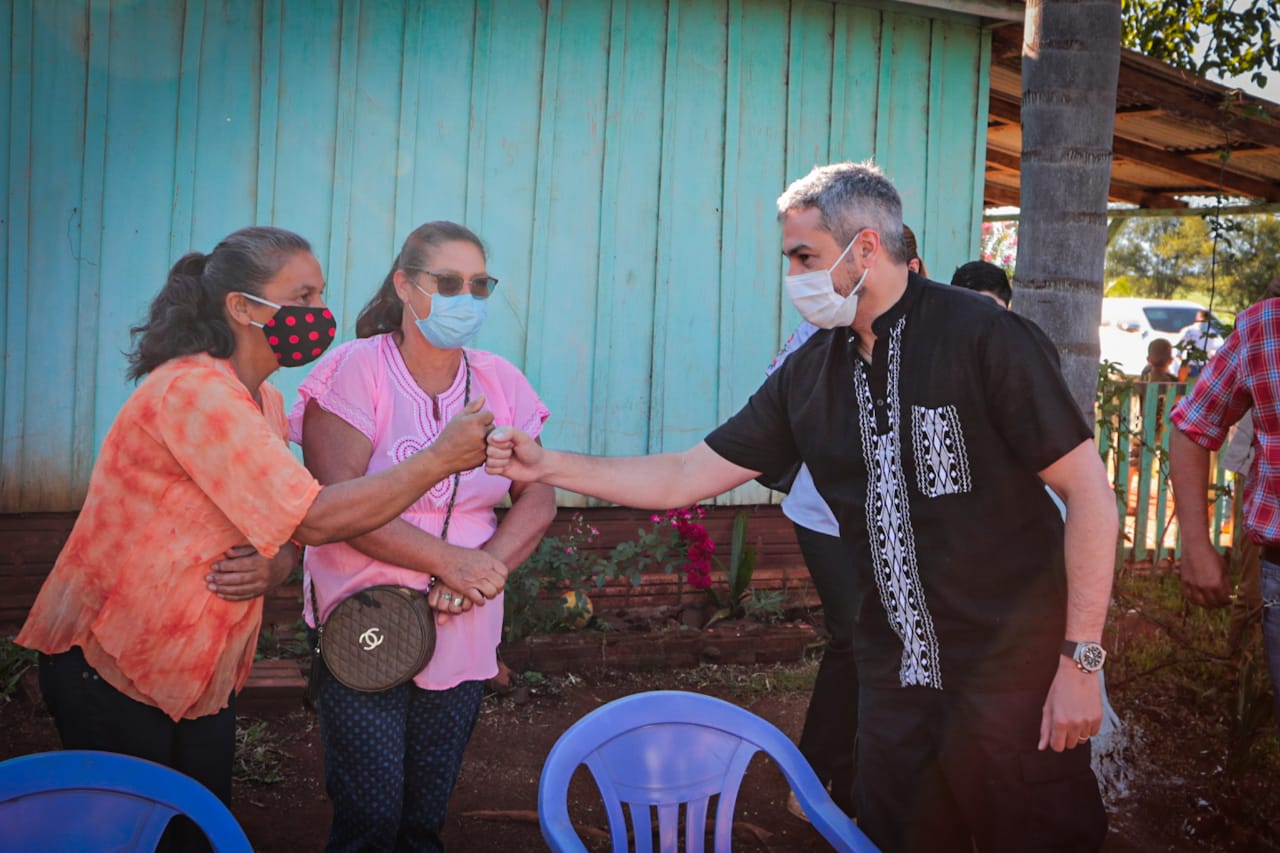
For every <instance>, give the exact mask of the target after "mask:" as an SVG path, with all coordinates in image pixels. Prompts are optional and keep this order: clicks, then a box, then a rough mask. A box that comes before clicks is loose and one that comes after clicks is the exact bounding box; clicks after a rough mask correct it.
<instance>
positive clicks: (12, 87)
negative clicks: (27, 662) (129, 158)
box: [0, 0, 34, 506]
mask: <svg viewBox="0 0 1280 853" xmlns="http://www.w3.org/2000/svg"><path fill="white" fill-rule="evenodd" d="M33 17H34V10H33V8H32V2H31V0H13V5H12V13H11V18H10V20H11V21H12V24H11V26H12V31H11V40H10V42H9V44H10V45H11V54H10V59H9V64H8V66H7V67H8V69H9V75H8V76H9V84H8V100H9V109H8V120H9V131H8V136H9V143H8V148H9V152H8V153H9V156H8V176H9V178H8V185H7V187H6V189H7V190H8V192H7V194H6V196H5V198H6V200H7V202H8V204H7V210H6V214H5V220H6V221H7V223H8V238H9V239H8V241H7V259H6V260H7V262H8V263H7V264H6V269H5V275H6V280H7V281H9V282H11V283H14V284H16V283H18V282H22V283H23V284H22V286H10V287H6V288H5V289H4V291H5V292H4V340H5V352H4V355H5V367H4V370H3V371H0V373H3V374H4V377H3V379H2V380H0V381H3V382H4V432H3V433H0V470H2V471H3V472H4V473H5V476H4V477H0V498H2V499H3V500H4V503H5V504H6V505H8V506H23V505H24V503H23V488H24V486H25V480H26V471H25V465H24V462H25V460H26V458H27V457H26V444H27V442H26V433H27V430H28V428H29V427H28V424H27V423H26V416H27V408H26V393H27V388H26V385H27V383H26V374H27V298H28V292H29V290H30V287H29V285H28V284H27V283H28V282H30V281H31V279H30V270H29V268H28V261H29V258H28V247H29V246H30V244H31V240H32V231H31V219H30V215H29V205H30V201H31V142H32V140H31V132H32V130H31V122H32V110H31V106H32V104H31V85H32V73H33V72H32V18H33Z"/></svg>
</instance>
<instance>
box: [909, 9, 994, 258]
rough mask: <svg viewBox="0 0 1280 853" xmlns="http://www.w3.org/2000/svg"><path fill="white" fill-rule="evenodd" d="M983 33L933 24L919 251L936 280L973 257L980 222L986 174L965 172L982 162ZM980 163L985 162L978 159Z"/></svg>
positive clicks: (962, 26) (951, 24)
mask: <svg viewBox="0 0 1280 853" xmlns="http://www.w3.org/2000/svg"><path fill="white" fill-rule="evenodd" d="M982 41H983V33H982V31H981V30H980V29H978V27H976V26H972V25H966V24H963V23H955V22H943V21H935V22H934V24H933V37H932V44H931V49H930V69H929V141H928V146H929V154H928V170H927V174H926V180H925V195H926V199H927V203H926V206H925V207H926V219H925V235H921V237H920V239H921V252H922V253H923V255H922V256H923V257H924V259H925V262H926V264H927V265H928V266H929V269H930V272H931V273H932V275H933V277H934V278H935V279H938V280H940V281H950V280H951V273H952V272H953V271H954V270H955V268H956V267H958V266H960V265H961V264H963V263H965V262H967V261H970V260H973V259H974V258H975V257H977V255H976V253H975V251H974V248H973V247H974V244H975V241H976V238H977V236H978V231H979V226H978V223H979V222H981V218H980V217H979V218H977V219H975V218H974V214H973V203H972V201H971V200H972V199H973V198H974V195H975V193H976V194H977V195H978V196H979V197H980V196H981V195H982V186H983V181H984V178H985V172H984V170H983V169H982V168H979V169H978V171H977V172H974V171H972V170H971V169H970V168H968V166H969V164H971V163H974V162H977V158H979V157H982V158H985V144H983V145H982V148H981V150H979V151H975V147H976V146H978V144H979V143H978V140H979V134H978V133H976V132H974V130H973V128H975V127H981V128H982V139H983V140H984V142H985V136H986V115H987V113H986V106H985V99H982V98H980V97H979V93H978V90H977V87H976V83H977V82H978V81H979V80H981V79H982V78H981V68H982V66H981V65H980V62H981V58H980V57H981V45H982ZM982 162H985V159H983V161H982Z"/></svg>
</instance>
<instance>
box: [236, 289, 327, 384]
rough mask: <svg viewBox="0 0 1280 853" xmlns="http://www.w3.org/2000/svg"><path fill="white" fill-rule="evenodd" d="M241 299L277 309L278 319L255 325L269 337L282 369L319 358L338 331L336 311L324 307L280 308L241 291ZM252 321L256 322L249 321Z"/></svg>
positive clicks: (276, 316)
mask: <svg viewBox="0 0 1280 853" xmlns="http://www.w3.org/2000/svg"><path fill="white" fill-rule="evenodd" d="M241 295H242V296H245V297H248V298H249V299H252V300H253V301H254V302H260V303H262V304H263V305H269V306H270V307H272V308H274V309H276V313H275V316H274V317H272V318H271V319H270V320H268V321H267V322H266V323H265V324H264V323H253V325H255V326H257V327H258V328H259V329H261V330H262V333H263V334H264V335H266V336H267V343H268V344H269V345H270V346H271V351H272V352H274V353H275V354H276V361H277V362H279V363H280V366H281V367H300V366H301V365H304V364H310V363H311V362H313V361H315V360H316V359H317V358H319V357H320V355H321V353H323V352H324V351H325V350H326V349H328V347H329V344H331V343H333V336H334V335H335V334H336V333H337V331H338V322H337V321H336V320H334V319H333V312H331V311H330V310H329V309H328V308H325V307H323V306H321V307H319V308H310V307H307V306H305V305H277V304H276V303H274V302H268V301H267V300H265V299H263V298H261V297H259V296H254V295H253V294H252V293H244V292H243V291H242V292H241ZM249 322H251V323H252V322H253V321H252V320H250V321H249Z"/></svg>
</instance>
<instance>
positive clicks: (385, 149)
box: [290, 0, 409, 378]
mask: <svg viewBox="0 0 1280 853" xmlns="http://www.w3.org/2000/svg"><path fill="white" fill-rule="evenodd" d="M408 12H409V10H408V8H407V7H405V5H404V4H403V3H402V2H400V0H362V4H361V13H360V25H359V35H358V38H359V48H358V51H357V54H358V61H357V64H356V68H355V71H354V74H353V76H352V78H351V84H352V86H353V87H354V91H353V92H352V104H353V107H354V114H353V117H352V121H353V127H352V144H351V160H352V163H351V168H350V179H351V192H350V195H349V211H350V212H349V215H348V217H347V219H346V221H345V222H343V223H342V225H343V227H342V229H341V230H340V231H339V232H338V233H340V234H341V237H342V239H343V240H345V241H346V243H347V249H346V264H345V267H334V269H333V271H332V272H331V273H330V276H331V278H333V279H334V281H335V283H336V284H337V286H338V290H339V292H341V293H342V300H343V301H342V304H343V306H344V308H343V314H344V315H345V316H346V317H347V323H348V325H349V326H350V327H351V328H353V329H354V325H355V319H356V316H357V315H358V314H359V312H360V309H361V308H363V307H364V306H365V304H367V303H368V301H369V300H370V299H371V298H373V295H374V293H375V292H376V291H377V289H378V287H379V286H380V285H381V284H382V281H383V279H384V278H385V277H386V274H387V270H388V269H390V267H391V261H392V259H393V258H394V257H395V254H396V252H397V251H398V250H399V242H398V241H403V239H404V238H403V237H402V236H397V235H396V234H395V205H394V204H393V203H392V201H393V199H395V197H396V192H397V185H398V180H397V176H396V173H395V170H394V169H393V168H392V166H393V164H395V162H396V159H397V156H398V150H397V146H398V141H399V136H400V135H399V132H398V124H399V120H400V115H401V109H400V98H401V95H400V80H401V69H402V63H401V59H400V56H399V48H400V45H401V44H403V43H404V27H405V19H406V15H407V14H408ZM290 378H291V377H290Z"/></svg>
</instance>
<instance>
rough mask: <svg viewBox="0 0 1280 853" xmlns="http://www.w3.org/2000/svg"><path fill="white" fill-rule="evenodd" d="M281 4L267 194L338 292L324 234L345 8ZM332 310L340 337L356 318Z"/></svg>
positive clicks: (277, 217)
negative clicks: (272, 172)
mask: <svg viewBox="0 0 1280 853" xmlns="http://www.w3.org/2000/svg"><path fill="white" fill-rule="evenodd" d="M281 3H282V5H281V8H280V16H281V23H280V29H281V32H282V34H283V35H282V39H283V41H282V44H281V52H280V97H279V100H278V116H277V126H276V131H275V138H274V140H272V148H273V150H274V151H275V152H277V153H276V154H274V155H273V156H274V157H275V159H276V161H277V163H278V169H279V171H278V173H277V175H276V179H275V187H274V189H273V190H272V194H271V196H272V207H273V221H274V222H276V223H278V224H280V225H282V226H284V227H286V228H289V229H290V230H292V231H296V232H298V233H299V234H301V235H302V236H303V237H306V238H307V239H308V240H310V241H311V244H312V248H313V249H314V250H315V253H316V257H317V258H318V259H319V260H320V262H321V266H322V267H323V268H324V274H325V277H326V279H333V280H334V281H335V282H336V283H339V284H340V283H341V281H342V275H341V273H340V271H336V270H334V269H333V268H332V267H331V266H330V260H331V259H330V255H329V242H330V239H329V234H330V230H331V227H332V217H333V210H334V182H333V175H334V168H335V164H336V161H337V148H338V132H337V129H338V105H339V102H340V100H341V97H340V94H339V93H340V89H339V82H338V78H339V73H340V65H341V51H342V10H343V5H344V4H343V3H342V0H281ZM335 294H336V291H335ZM326 298H328V295H327V294H326ZM332 307H333V309H334V312H335V313H336V314H337V317H338V322H339V324H340V326H339V334H340V335H341V334H343V332H344V331H348V330H350V329H351V328H352V326H353V325H354V322H353V321H354V319H355V318H353V317H347V316H345V314H344V313H343V311H342V308H341V304H340V302H339V301H335V302H334V303H333V305H332Z"/></svg>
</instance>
